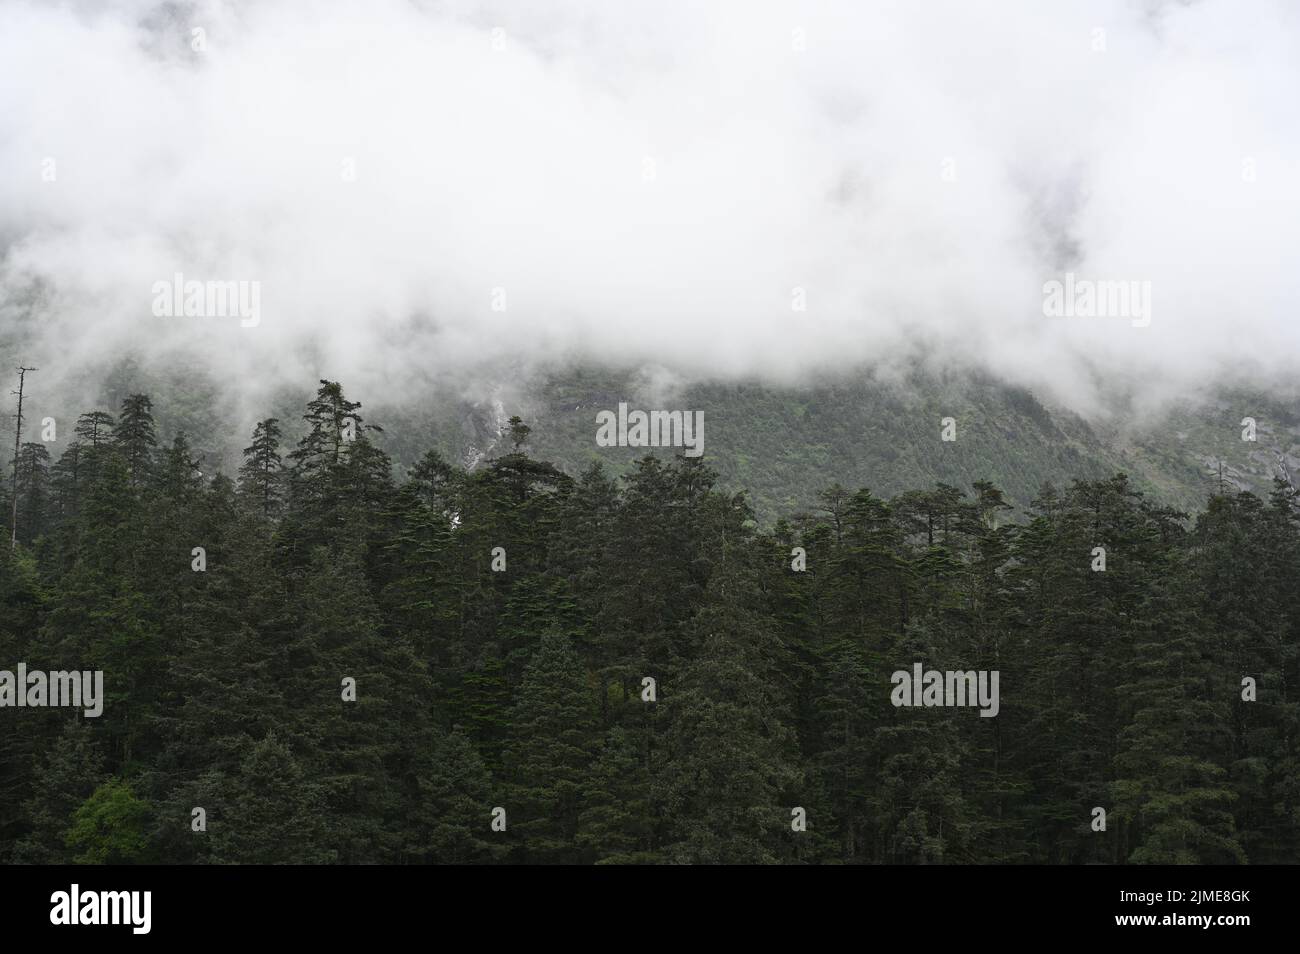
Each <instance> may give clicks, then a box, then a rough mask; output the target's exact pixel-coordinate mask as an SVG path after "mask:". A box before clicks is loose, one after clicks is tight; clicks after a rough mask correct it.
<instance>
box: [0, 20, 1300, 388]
mask: <svg viewBox="0 0 1300 954" xmlns="http://www.w3.org/2000/svg"><path fill="white" fill-rule="evenodd" d="M195 29H200V30H202V31H203V32H202V34H201V35H200V36H196V35H195V34H194V32H193V31H194V30H195ZM200 40H201V42H200ZM195 46H200V47H202V49H195V48H194V47H195ZM1298 104H1300V4H1296V3H1294V2H1285V0H1282V2H1277V3H1269V2H1253V0H1230V2H1191V3H1157V2H1147V3H1127V2H1105V0H1101V2H1096V0H1094V2H1087V3H1077V4H1074V3H1063V2H1042V0H1027V2H1011V0H1002V2H989V3H977V2H971V0H958V2H935V0H912V2H900V3H883V2H846V3H764V2H755V0H744V2H735V3H729V2H700V0H696V2H674V0H653V2H644V3H641V2H631V0H617V2H614V0H589V2H588V0H560V2H555V0H550V2H545V3H541V2H523V0H519V2H512V3H475V2H468V0H466V2H449V3H431V2H430V3H412V2H398V0H364V2H348V3H343V2H330V0H324V2H314V3H310V4H307V3H298V2H279V0H257V2H247V3H244V2H233V3H232V2H221V3H217V2H212V3H197V4H184V3H168V4H158V3H150V2H137V0H129V2H72V3H63V4H57V3H53V2H50V0H40V2H33V3H28V2H24V0H3V2H0V170H2V171H3V175H0V255H2V256H3V258H2V259H0V296H2V298H0V322H3V325H4V326H3V327H2V328H0V341H4V340H14V339H15V338H17V337H25V338H27V339H28V340H27V341H26V342H25V343H24V345H23V348H22V351H23V353H22V354H18V353H14V354H13V355H12V356H11V357H12V359H13V363H16V362H17V360H18V359H20V358H22V359H26V360H27V361H28V362H29V363H37V364H39V365H40V367H41V368H42V372H41V374H42V378H43V379H44V380H46V381H48V382H50V383H51V384H52V383H53V382H54V381H55V380H58V379H60V378H64V379H75V378H77V377H79V376H81V375H83V374H85V372H86V369H87V368H89V367H92V366H93V365H95V364H96V363H98V362H100V361H101V360H102V359H103V358H104V357H105V356H113V355H117V354H120V353H124V352H126V351H130V350H140V351H143V352H145V353H146V354H147V355H151V356H153V357H154V359H155V360H165V359H166V358H165V356H166V355H167V354H169V353H170V351H171V349H181V350H183V351H185V352H189V353H194V354H199V355H202V356H203V359H204V360H205V361H210V362H211V363H212V364H213V366H214V368H217V369H221V370H236V373H237V374H238V376H239V378H240V380H241V381H244V382H247V381H250V380H252V379H254V378H255V377H257V376H260V375H271V374H274V375H278V376H280V377H281V378H283V379H285V380H290V381H292V382H293V383H294V384H297V385H303V386H308V385H310V384H311V383H312V382H313V381H314V379H315V378H316V377H318V376H321V375H328V376H330V377H335V378H340V379H342V380H343V381H344V382H345V383H346V384H348V385H349V390H350V391H353V392H363V391H364V392H366V393H367V394H369V395H374V394H375V391H376V389H382V390H384V391H385V392H386V393H387V394H388V395H389V396H391V393H392V392H393V391H394V390H395V389H401V390H402V391H407V392H409V393H410V395H411V396H412V397H418V395H419V394H420V393H421V391H422V383H421V382H423V381H425V380H427V379H429V378H430V377H434V376H442V375H446V374H448V373H451V372H452V371H456V370H460V371H463V370H464V369H466V368H472V367H474V366H475V365H478V364H480V363H482V362H485V361H491V360H498V359H510V358H514V357H519V356H522V355H531V356H543V357H571V358H575V359H583V360H592V359H599V360H605V361H617V362H620V363H628V364H632V365H638V366H639V365H652V366H656V367H661V368H665V369H669V370H671V371H672V372H675V373H678V374H682V375H695V374H715V375H743V374H761V375H764V376H768V377H770V378H773V379H775V380H791V379H797V378H800V377H807V376H808V375H811V374H817V375H823V374H825V373H826V372H827V371H828V370H833V369H836V368H840V369H850V368H854V367H857V366H860V365H861V364H863V363H879V362H884V363H886V364H896V363H898V360H899V359H900V358H907V357H912V356H916V355H925V356H927V358H928V359H929V360H933V361H936V362H946V363H971V364H975V365H979V366H983V367H987V368H989V369H991V370H993V371H995V372H997V373H999V374H1001V375H1004V376H1006V377H1008V378H1010V379H1012V380H1014V381H1016V382H1018V383H1023V384H1027V385H1030V386H1033V387H1035V388H1037V389H1038V390H1040V391H1041V392H1043V393H1044V394H1045V395H1047V396H1053V397H1055V398H1057V399H1060V400H1066V401H1068V402H1070V403H1071V404H1073V405H1074V406H1075V407H1077V408H1079V409H1081V410H1085V411H1087V410H1089V409H1092V408H1095V407H1096V406H1097V405H1098V403H1099V402H1100V401H1103V400H1104V399H1105V397H1106V395H1107V393H1109V392H1111V391H1113V390H1114V389H1116V388H1121V387H1128V386H1132V385H1134V384H1136V385H1137V386H1139V387H1140V388H1141V389H1142V391H1141V393H1142V394H1144V395H1149V396H1150V398H1151V399H1152V400H1154V399H1155V398H1156V397H1159V396H1162V395H1166V394H1170V393H1174V394H1178V393H1188V392H1190V391H1192V390H1194V389H1195V388H1196V387H1198V386H1201V385H1202V384H1204V383H1205V382H1207V381H1210V380H1214V379H1227V378H1237V379H1243V378H1244V379H1245V380H1246V381H1247V382H1248V383H1253V384H1256V385H1258V386H1264V387H1274V386H1280V385H1282V384H1289V385H1290V386H1292V387H1294V384H1295V381H1296V380H1297V371H1300V368H1298V367H1297V365H1300V328H1298V326H1297V313H1296V304H1297V302H1298V301H1300V294H1298V292H1300V241H1297V239H1298V237H1300V236H1298V233H1300V226H1298V225H1297V222H1298V221H1300V105H1298ZM50 160H53V163H52V164H51V163H50ZM350 172H354V174H352V175H350V174H349V173H350ZM51 173H52V175H51ZM1067 271H1069V272H1073V273H1074V274H1075V275H1076V276H1077V277H1079V278H1083V279H1094V280H1127V281H1147V282H1150V283H1151V284H1150V288H1151V314H1150V324H1149V325H1147V326H1146V327H1137V326H1135V325H1134V323H1132V322H1129V321H1126V320H1123V319H1119V320H1116V319H1104V318H1074V319H1068V318H1050V317H1047V316H1045V315H1044V313H1043V298H1044V295H1043V285H1044V282H1047V281H1049V280H1051V279H1053V278H1062V277H1063V276H1064V274H1065V273H1066V272H1067ZM176 272H181V273H183V274H184V275H185V277H186V278H187V279H198V280H244V281H257V282H260V289H261V321H260V324H258V325H257V327H251V328H246V327H241V326H240V322H239V321H238V320H232V319H198V318H184V317H173V318H166V317H157V316H155V315H154V314H153V312H152V310H151V304H152V301H153V296H152V292H151V288H152V286H153V284H154V283H155V282H158V281H160V280H167V281H169V280H171V278H172V276H173V275H174V274H175V273H176ZM494 289H502V290H504V302H505V306H506V307H505V310H504V311H494V310H493V302H494ZM795 289H802V290H803V300H804V301H805V302H806V310H803V311H797V310H795V309H794V307H792V304H793V303H794V302H795V300H796V298H797V295H798V293H797V292H796V291H795ZM495 300H496V301H497V302H498V304H499V303H500V302H501V301H502V299H501V297H500V295H499V294H498V295H497V298H496V299H495ZM32 336H34V338H33V337H32Z"/></svg>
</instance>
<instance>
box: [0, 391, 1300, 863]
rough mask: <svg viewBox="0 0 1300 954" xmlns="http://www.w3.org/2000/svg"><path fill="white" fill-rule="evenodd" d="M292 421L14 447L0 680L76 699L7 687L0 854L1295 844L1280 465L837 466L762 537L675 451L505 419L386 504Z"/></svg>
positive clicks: (353, 451)
mask: <svg viewBox="0 0 1300 954" xmlns="http://www.w3.org/2000/svg"><path fill="white" fill-rule="evenodd" d="M305 425H306V426H305V428H304V432H305V436H304V437H303V438H302V439H301V440H300V441H299V442H298V443H297V444H296V446H292V447H289V446H282V445H283V444H284V441H283V437H282V434H283V430H282V426H281V423H280V422H278V421H275V420H273V419H268V420H265V421H262V422H261V423H259V424H258V426H257V429H256V432H255V434H254V436H253V439H252V442H251V445H250V446H249V448H248V449H247V450H246V451H245V452H244V466H243V467H242V469H241V470H240V472H239V473H238V475H237V477H236V479H231V478H229V477H227V476H224V475H221V474H217V475H215V476H213V475H209V474H204V473H202V472H201V471H200V468H199V463H198V461H196V460H195V459H194V456H193V452H192V451H191V449H190V447H189V445H188V443H187V441H186V439H185V437H184V436H183V435H182V436H178V437H176V438H175V440H174V441H172V442H171V444H170V445H169V446H165V447H164V446H160V442H159V439H158V437H157V434H156V430H155V427H154V422H153V418H152V412H151V404H150V401H149V399H148V398H147V397H145V396H143V395H135V396H132V397H131V398H129V399H128V400H127V401H126V402H125V404H124V405H123V407H122V408H121V409H120V411H119V412H118V413H117V414H115V415H110V414H108V413H107V412H103V411H96V412H91V413H88V414H85V415H83V416H82V418H81V419H80V421H79V422H78V425H77V428H76V430H77V438H76V440H75V442H73V443H71V444H70V445H69V446H68V447H67V448H66V450H64V452H63V453H62V455H61V456H60V457H59V459H58V460H57V461H51V460H50V459H49V457H48V454H47V452H46V449H45V447H44V445H42V444H33V443H29V444H26V445H24V446H23V447H22V449H21V453H20V455H19V460H18V481H17V487H18V491H17V492H18V496H19V500H18V504H19V506H18V515H19V517H18V526H17V531H18V544H17V546H16V547H15V548H13V549H12V550H11V549H10V548H9V547H0V669H7V670H12V669H14V668H15V666H16V665H17V664H18V663H19V662H22V663H24V664H25V665H26V666H27V667H28V668H29V669H32V670H37V669H40V670H49V671H64V670H102V671H103V673H104V689H103V696H104V701H103V712H102V714H101V715H100V717H99V718H96V719H90V720H87V719H85V718H84V717H83V716H82V715H81V714H80V713H79V712H77V711H75V710H68V709H52V708H42V707H39V706H37V707H30V706H29V707H23V708H16V707H6V708H0V858H3V859H4V860H7V861H12V862H36V863H46V862H61V861H78V862H86V863H96V862H109V863H114V862H146V861H157V862H178V863H229V862H341V863H364V862H396V863H440V862H546V863H551V862H574V863H591V862H602V863H656V862H795V863H800V862H808V863H816V862H850V863H879V862H885V863H909V864H911V863H940V862H947V863H965V862H996V863H1020V862H1046V863H1087V862H1117V863H1124V862H1133V863H1140V862H1193V863H1197V862H1199V863H1224V862H1227V863H1232V862H1247V861H1249V862H1253V863H1262V862H1287V861H1290V862H1294V861H1297V860H1300V850H1298V845H1300V712H1298V710H1297V689H1296V686H1297V685H1300V664H1298V662H1297V655H1298V654H1297V644H1298V640H1297V635H1298V634H1297V618H1298V614H1297V610H1298V609H1300V606H1298V602H1300V588H1297V587H1296V585H1295V581H1296V579H1297V570H1300V565H1298V564H1300V523H1298V518H1300V513H1298V509H1297V508H1298V504H1297V500H1296V494H1295V492H1294V491H1293V490H1292V489H1290V487H1288V486H1286V485H1284V484H1279V485H1278V486H1277V488H1276V490H1275V491H1274V493H1273V494H1272V495H1271V497H1269V498H1268V499H1266V500H1265V499H1261V498H1259V497H1256V496H1252V495H1250V494H1237V495H1228V494H1222V493H1221V494H1219V495H1215V496H1211V497H1210V498H1209V499H1207V500H1206V501H1205V505H1204V508H1203V510H1202V511H1201V512H1200V513H1199V514H1197V515H1195V516H1194V517H1193V516H1189V515H1186V514H1180V513H1176V512H1174V511H1172V510H1170V509H1167V508H1163V507H1158V506H1155V505H1153V504H1151V503H1150V502H1148V501H1146V500H1145V499H1144V498H1143V497H1142V496H1141V495H1140V494H1139V493H1137V492H1135V491H1134V490H1133V489H1132V488H1131V487H1130V485H1129V483H1128V481H1127V479H1126V478H1125V477H1124V476H1123V475H1116V476H1114V477H1111V478H1109V479H1104V480H1092V481H1081V482H1076V483H1075V484H1073V485H1072V486H1070V487H1068V488H1061V489H1054V488H1051V487H1045V488H1044V489H1043V491H1042V493H1041V494H1040V495H1039V498H1038V500H1037V501H1036V502H1035V504H1034V505H1033V507H1032V508H1031V510H1030V512H1029V514H1028V515H1027V517H1026V518H1025V519H1024V520H1022V521H1019V522H1012V521H1010V520H1009V518H1008V516H1007V511H1008V509H1009V508H1008V507H1007V505H1006V504H1005V502H1004V501H1003V498H1002V494H1001V493H1000V492H999V490H998V489H997V488H996V487H994V486H992V485H991V484H989V483H976V484H975V485H974V487H973V491H972V492H971V493H969V494H967V493H963V492H962V491H960V490H958V489H956V488H954V487H950V486H945V485H942V484H940V485H938V486H936V487H934V488H932V489H919V488H918V489H916V490H912V491H908V492H906V493H902V494H899V495H896V496H894V497H893V498H892V499H888V500H886V499H881V498H879V497H876V496H874V495H873V494H872V493H871V492H870V491H869V490H867V489H859V490H849V489H846V488H843V487H839V486H832V487H830V488H827V489H825V490H824V491H822V492H821V493H820V494H819V495H818V500H819V505H818V506H817V507H816V508H815V509H814V510H813V511H812V512H808V513H792V514H788V515H786V516H785V517H784V518H783V519H780V520H779V521H777V522H776V523H775V525H774V526H773V527H772V528H771V529H770V530H762V529H760V528H759V527H758V524H757V523H756V521H755V520H754V519H753V517H754V515H753V512H752V509H751V507H750V505H749V504H748V502H747V501H746V498H745V496H744V495H743V494H735V495H732V494H729V493H725V492H723V491H722V490H720V489H719V488H718V487H717V486H716V485H715V473H714V472H713V471H712V470H711V469H710V467H709V465H708V463H707V459H706V458H687V457H676V458H671V459H663V458H653V457H649V458H646V459H644V460H642V461H640V462H638V463H637V465H636V466H635V468H634V469H633V470H632V471H631V472H630V473H628V474H627V475H626V476H624V477H622V478H620V479H618V480H615V479H613V478H611V477H610V476H608V475H607V474H606V473H605V472H604V470H603V469H602V468H601V467H600V466H599V465H595V466H592V467H591V468H590V469H588V470H586V471H585V472H583V473H581V474H578V475H573V474H566V473H564V472H562V471H560V470H559V469H557V468H555V467H553V466H552V465H550V464H548V463H545V462H543V461H540V460H536V459H534V458H532V457H531V456H530V455H529V452H528V441H529V433H528V428H527V426H525V425H524V424H523V423H522V422H521V421H518V420H517V419H516V420H515V421H514V422H513V423H512V426H511V429H510V433H509V434H508V435H507V444H508V445H509V446H508V448H507V450H506V452H503V453H501V454H500V455H499V456H497V457H496V458H495V459H492V460H490V461H486V462H484V463H483V464H482V465H481V466H480V467H478V468H476V469H475V470H473V471H472V472H467V471H465V470H462V469H460V468H458V467H455V466H453V465H451V464H449V463H447V462H446V461H444V460H443V459H441V458H440V457H439V456H438V455H437V454H436V453H430V454H428V455H427V456H425V457H424V459H423V460H422V461H421V462H420V463H419V465H418V466H416V467H415V468H414V469H413V470H412V471H411V473H410V476H409V478H408V479H406V480H405V482H403V483H401V484H400V485H398V484H396V483H395V482H394V480H393V477H392V474H391V468H390V462H389V459H388V458H387V457H386V455H385V454H384V453H383V452H382V451H380V450H379V449H378V448H377V447H376V446H375V445H374V443H372V441H371V439H370V435H371V433H372V432H373V430H374V428H373V426H372V425H371V424H369V423H368V422H366V421H365V419H364V418H363V416H362V413H361V406H360V405H359V404H357V403H355V402H352V401H349V400H348V399H347V398H346V397H345V396H344V393H343V391H342V389H341V388H340V387H339V385H338V384H335V383H332V382H322V386H321V388H320V390H319V392H318V393H317V396H316V398H315V400H313V401H312V402H311V403H310V404H309V405H308V407H307V410H306V414H305ZM295 430H296V429H295ZM935 439H936V440H937V439H938V437H937V435H936V437H935ZM5 493H6V495H7V493H8V491H7V489H6V491H5ZM11 503H12V501H8V500H6V501H5V504H6V505H5V506H4V507H3V508H0V509H2V510H3V512H4V513H9V512H10V506H9V505H10V504H11ZM1097 548H1102V549H1103V550H1104V559H1103V560H1102V561H1101V563H1100V568H1099V564H1098V562H1097V552H1096V551H1097ZM918 665H919V666H923V667H924V669H926V670H937V671H943V672H959V673H960V672H971V671H979V672H986V671H988V672H996V673H998V674H999V678H1000V681H999V683H998V685H999V697H1000V698H999V705H998V707H997V711H996V716H995V717H991V718H986V717H982V716H981V714H980V711H979V710H978V709H976V708H970V707H951V706H944V705H938V706H935V707H930V706H929V705H928V704H927V705H908V706H898V705H895V704H893V703H891V699H890V694H891V674H892V673H894V672H897V671H900V670H903V671H906V672H911V671H912V670H913V667H915V666H918ZM647 687H650V688H649V690H647ZM1247 687H1248V688H1247ZM1098 808H1100V809H1104V817H1105V819H1106V823H1105V825H1104V830H1099V826H1098V825H1097V824H1096V819H1097V817H1098V815H1097V813H1096V809H1098ZM199 809H201V810H202V811H201V813H200V812H199ZM200 815H201V817H202V819H203V820H204V823H203V824H202V825H199V824H198V822H197V821H196V820H195V819H197V818H199V817H200ZM792 819H793V821H792Z"/></svg>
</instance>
